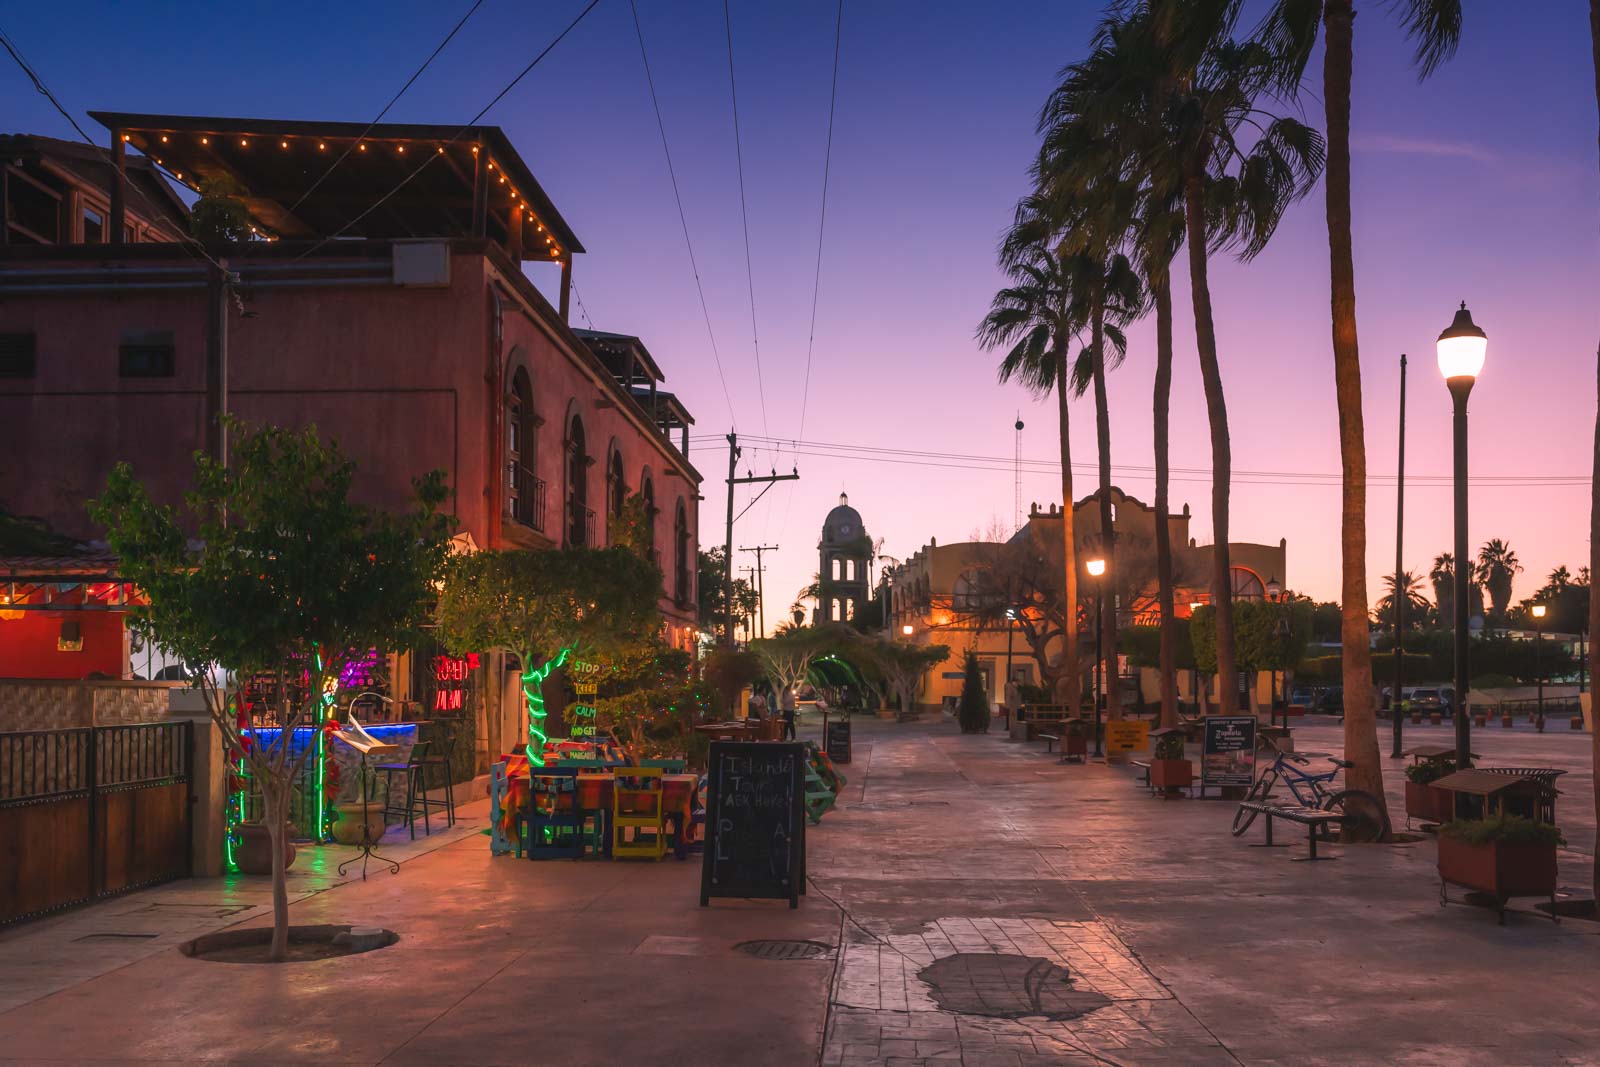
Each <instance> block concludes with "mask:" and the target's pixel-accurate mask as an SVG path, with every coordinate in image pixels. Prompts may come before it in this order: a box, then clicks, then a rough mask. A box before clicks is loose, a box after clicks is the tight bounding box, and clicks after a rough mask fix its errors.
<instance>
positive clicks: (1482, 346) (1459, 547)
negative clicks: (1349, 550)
mask: <svg viewBox="0 0 1600 1067" xmlns="http://www.w3.org/2000/svg"><path fill="white" fill-rule="evenodd" d="M1488 346H1489V341H1488V337H1487V335H1486V334H1485V333H1484V332H1483V331H1482V330H1481V329H1479V328H1478V327H1477V326H1476V325H1475V324H1474V323H1473V321H1472V315H1471V314H1470V313H1469V312H1468V311H1467V305H1466V302H1465V301H1462V304H1461V310H1459V311H1457V312H1456V317H1455V320H1454V321H1453V322H1451V323H1450V326H1449V327H1448V328H1447V329H1446V330H1445V331H1444V332H1443V333H1441V334H1440V335H1439V341H1438V345H1437V349H1438V357H1439V372H1440V373H1441V374H1443V375H1444V379H1445V384H1446V385H1448V386H1449V387H1450V398H1451V401H1452V402H1453V404H1454V408H1455V434H1454V435H1455V550H1456V552H1455V556H1456V559H1455V586H1456V591H1455V617H1456V618H1455V656H1454V659H1455V683H1456V700H1455V704H1456V706H1455V708H1454V714H1455V735H1456V767H1457V769H1462V770H1464V769H1466V768H1468V767H1471V766H1472V732H1471V731H1472V726H1471V720H1470V719H1469V717H1468V713H1467V709H1468V703H1467V697H1468V692H1469V690H1468V688H1467V642H1468V641H1469V640H1470V635H1469V634H1468V633H1467V607H1468V605H1467V598H1468V596H1469V595H1470V590H1469V589H1468V587H1467V396H1468V394H1470V393H1471V392H1472V385H1473V383H1474V382H1475V381H1477V378H1478V373H1479V372H1480V371H1481V370H1483V360H1484V355H1485V353H1486V351H1487V349H1488Z"/></svg>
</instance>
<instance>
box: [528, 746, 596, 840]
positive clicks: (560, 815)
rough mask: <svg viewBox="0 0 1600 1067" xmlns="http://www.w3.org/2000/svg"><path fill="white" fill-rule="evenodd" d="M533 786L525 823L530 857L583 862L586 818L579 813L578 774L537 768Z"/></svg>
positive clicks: (553, 768) (532, 772) (560, 768)
mask: <svg viewBox="0 0 1600 1067" xmlns="http://www.w3.org/2000/svg"><path fill="white" fill-rule="evenodd" d="M529 786H530V787H531V792H532V801H533V802H532V806H531V810H530V811H529V812H528V814H527V816H526V817H525V818H524V820H523V824H524V825H525V826H526V827H527V835H528V846H527V850H528V858H529V859H531V860H551V859H574V860H575V859H582V858H583V852H584V844H583V824H584V818H583V815H582V813H580V812H579V811H578V772H577V771H576V770H574V769H572V768H568V767H534V768H533V769H532V771H531V773H530V775H529Z"/></svg>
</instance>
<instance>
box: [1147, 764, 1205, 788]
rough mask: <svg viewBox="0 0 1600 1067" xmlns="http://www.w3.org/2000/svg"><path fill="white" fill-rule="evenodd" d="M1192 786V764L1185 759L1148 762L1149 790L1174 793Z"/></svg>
mask: <svg viewBox="0 0 1600 1067" xmlns="http://www.w3.org/2000/svg"><path fill="white" fill-rule="evenodd" d="M1193 784H1194V764H1193V763H1191V762H1190V761H1189V760H1186V759H1153V760H1151V761H1150V788H1151V789H1161V790H1165V791H1166V792H1169V793H1171V792H1175V791H1176V790H1179V789H1187V788H1189V787H1190V786H1192V785H1193Z"/></svg>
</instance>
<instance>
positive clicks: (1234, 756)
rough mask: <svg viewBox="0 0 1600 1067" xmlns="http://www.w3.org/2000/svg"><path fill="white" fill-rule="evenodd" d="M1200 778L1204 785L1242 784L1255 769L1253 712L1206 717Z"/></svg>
mask: <svg viewBox="0 0 1600 1067" xmlns="http://www.w3.org/2000/svg"><path fill="white" fill-rule="evenodd" d="M1204 752H1205V755H1204V757H1203V759H1202V763H1201V780H1202V781H1203V782H1204V783H1205V784H1206V785H1207V786H1246V787H1248V786H1249V785H1250V783H1251V781H1252V780H1253V779H1254V778H1255V772H1256V720H1255V718H1254V716H1249V715H1241V716H1228V717H1226V718H1224V717H1222V716H1211V717H1210V718H1207V719H1206V740H1205V749H1204Z"/></svg>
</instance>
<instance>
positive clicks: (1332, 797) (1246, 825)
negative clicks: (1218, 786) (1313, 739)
mask: <svg viewBox="0 0 1600 1067" xmlns="http://www.w3.org/2000/svg"><path fill="white" fill-rule="evenodd" d="M1259 747H1261V748H1268V749H1271V750H1272V751H1274V752H1276V753H1277V756H1276V758H1274V759H1273V761H1272V763H1271V764H1269V765H1268V766H1267V768H1266V769H1265V770H1264V771H1262V772H1261V775H1260V777H1258V778H1257V779H1256V780H1255V782H1254V783H1253V784H1251V786H1250V792H1249V793H1248V794H1246V796H1245V799H1246V800H1258V801H1264V800H1266V799H1267V798H1268V797H1269V796H1271V795H1272V787H1273V786H1275V785H1277V784H1278V782H1280V781H1281V782H1283V784H1284V785H1285V786H1287V787H1288V790H1289V792H1290V793H1291V794H1293V796H1294V798H1295V800H1296V801H1298V802H1299V803H1300V806H1301V807H1304V808H1313V809H1316V810H1319V811H1336V812H1339V813H1340V814H1342V815H1343V816H1345V818H1344V821H1343V824H1342V825H1343V831H1342V832H1343V836H1344V840H1345V841H1348V842H1356V843H1363V844H1364V843H1367V842H1371V841H1381V840H1383V839H1385V838H1387V837H1388V836H1389V816H1388V813H1387V811H1386V810H1385V809H1384V806H1383V804H1382V803H1380V802H1379V800H1378V798H1377V797H1375V796H1373V795H1372V794H1371V793H1368V792H1367V791H1366V790H1364V789H1329V788H1328V786H1329V784H1330V783H1332V782H1333V780H1334V779H1335V778H1337V777H1338V776H1339V772H1340V771H1342V770H1344V769H1345V768H1347V767H1350V766H1353V765H1352V764H1351V762H1350V761H1349V760H1343V759H1336V758H1335V757H1333V756H1330V755H1328V754H1327V753H1325V752H1285V751H1284V750H1283V749H1281V748H1279V747H1278V745H1277V743H1276V742H1274V741H1272V740H1271V739H1270V738H1267V737H1262V738H1261V739H1260V746H1259ZM1313 756H1315V757H1317V758H1318V759H1326V760H1327V761H1328V762H1330V763H1332V764H1333V767H1332V768H1331V769H1330V770H1327V771H1322V772H1319V773H1315V774H1313V773H1312V772H1310V771H1306V770H1302V769H1301V766H1305V765H1309V764H1310V762H1311V758H1312V757H1313ZM1297 764H1298V765H1300V766H1296V765H1297ZM1258 814H1260V813H1259V812H1256V811H1252V810H1250V809H1248V808H1246V807H1244V806H1242V805H1241V806H1240V808H1239V810H1238V811H1237V812H1235V813H1234V816H1233V836H1234V837H1239V836H1240V835H1242V834H1243V833H1244V832H1245V831H1246V830H1248V829H1250V824H1251V823H1253V822H1255V821H1256V816H1257V815H1258Z"/></svg>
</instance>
